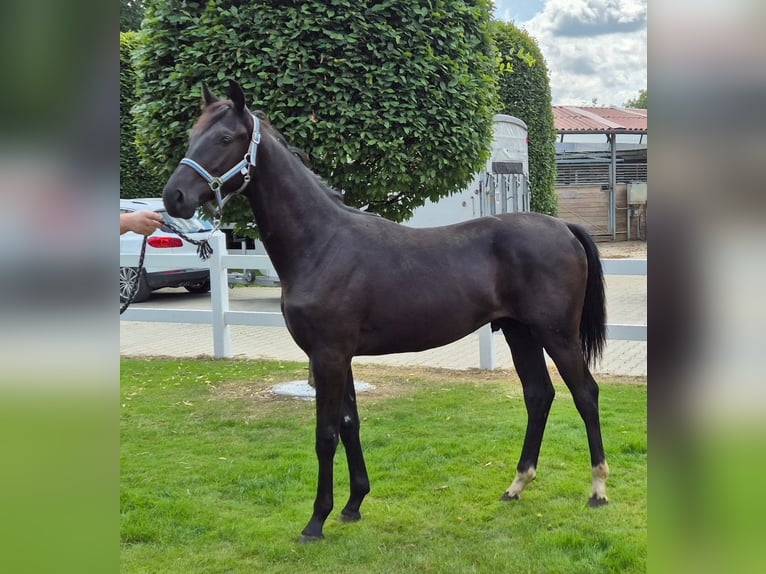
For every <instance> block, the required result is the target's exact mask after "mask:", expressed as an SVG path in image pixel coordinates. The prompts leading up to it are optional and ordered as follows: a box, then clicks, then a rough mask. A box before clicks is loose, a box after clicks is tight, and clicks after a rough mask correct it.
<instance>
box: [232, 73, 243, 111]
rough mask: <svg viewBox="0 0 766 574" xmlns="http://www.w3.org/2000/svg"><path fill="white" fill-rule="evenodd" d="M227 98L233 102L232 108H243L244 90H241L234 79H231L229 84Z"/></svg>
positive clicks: (239, 109) (240, 109)
mask: <svg viewBox="0 0 766 574" xmlns="http://www.w3.org/2000/svg"><path fill="white" fill-rule="evenodd" d="M229 99H230V100H231V101H232V103H233V104H234V108H235V109H236V110H237V111H238V112H242V111H244V109H245V92H243V91H242V86H240V85H239V84H238V83H237V82H235V81H234V80H232V81H231V83H230V84H229Z"/></svg>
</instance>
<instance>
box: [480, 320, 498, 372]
mask: <svg viewBox="0 0 766 574" xmlns="http://www.w3.org/2000/svg"><path fill="white" fill-rule="evenodd" d="M496 366H497V355H496V353H495V337H494V335H492V327H491V326H490V324H489V323H487V324H486V325H484V326H483V327H481V328H480V329H479V367H480V368H482V369H489V370H490V371H494V370H495V367H496Z"/></svg>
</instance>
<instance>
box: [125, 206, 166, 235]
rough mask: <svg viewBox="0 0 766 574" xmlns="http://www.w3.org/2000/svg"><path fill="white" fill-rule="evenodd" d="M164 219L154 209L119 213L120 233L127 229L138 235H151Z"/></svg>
mask: <svg viewBox="0 0 766 574" xmlns="http://www.w3.org/2000/svg"><path fill="white" fill-rule="evenodd" d="M163 222H164V220H163V219H162V216H161V215H160V214H159V213H157V212H156V211H148V210H143V211H133V212H131V213H121V214H120V235H122V234H123V233H126V232H128V231H132V232H133V233H138V234H140V235H151V234H152V233H154V232H155V231H156V230H157V229H159V228H160V227H162V224H163Z"/></svg>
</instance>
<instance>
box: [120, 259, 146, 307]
mask: <svg viewBox="0 0 766 574" xmlns="http://www.w3.org/2000/svg"><path fill="white" fill-rule="evenodd" d="M136 281H138V286H137V287H136V294H135V296H134V297H133V303H140V302H141V301H146V300H147V299H148V298H149V295H151V294H152V289H151V287H149V284H148V283H147V282H146V274H145V273H143V272H142V273H141V274H140V275H139V273H138V268H137V267H120V303H124V302H125V301H127V300H128V298H130V293H131V290H132V289H133V288H134V287H133V284H134V283H135V282H136Z"/></svg>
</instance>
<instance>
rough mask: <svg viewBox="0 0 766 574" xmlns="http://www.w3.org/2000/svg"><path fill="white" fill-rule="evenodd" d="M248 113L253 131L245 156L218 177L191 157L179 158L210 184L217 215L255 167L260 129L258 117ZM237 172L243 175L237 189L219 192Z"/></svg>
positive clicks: (245, 183)
mask: <svg viewBox="0 0 766 574" xmlns="http://www.w3.org/2000/svg"><path fill="white" fill-rule="evenodd" d="M250 115H251V116H252V118H253V133H252V135H251V136H250V146H249V147H248V149H247V152H246V153H245V156H244V157H243V158H242V160H241V161H240V162H239V163H238V164H237V165H235V166H234V167H232V168H231V169H230V170H229V171H227V172H226V173H224V174H223V175H221V176H219V177H213V176H212V175H211V174H210V172H209V171H207V170H206V169H205V168H204V167H202V166H201V165H200V164H198V163H197V162H196V161H194V160H193V159H191V158H188V157H185V158H183V159H182V160H181V165H188V166H189V167H190V168H192V169H193V170H194V171H196V172H197V173H198V174H200V175H201V176H202V178H203V179H204V180H205V181H206V182H207V184H208V185H209V186H210V189H211V190H212V192H213V194H215V199H216V202H217V203H218V215H219V216H220V214H221V213H222V212H223V206H224V205H226V203H227V202H228V201H229V199H230V198H231V197H232V196H234V195H237V194H238V193H241V192H242V191H243V190H244V189H245V188H246V187H247V184H248V183H250V168H251V167H255V160H256V152H257V151H258V144H259V143H261V130H260V123H259V121H258V118H257V117H256V116H255V115H253V114H250ZM238 173H239V174H241V175H242V177H243V181H242V185H240V186H239V189H237V190H236V191H233V192H231V193H229V194H227V195H225V196H223V195H222V194H221V187H223V184H224V183H226V182H227V181H229V180H230V179H231V178H232V177H234V176H235V175H237V174H238Z"/></svg>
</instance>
